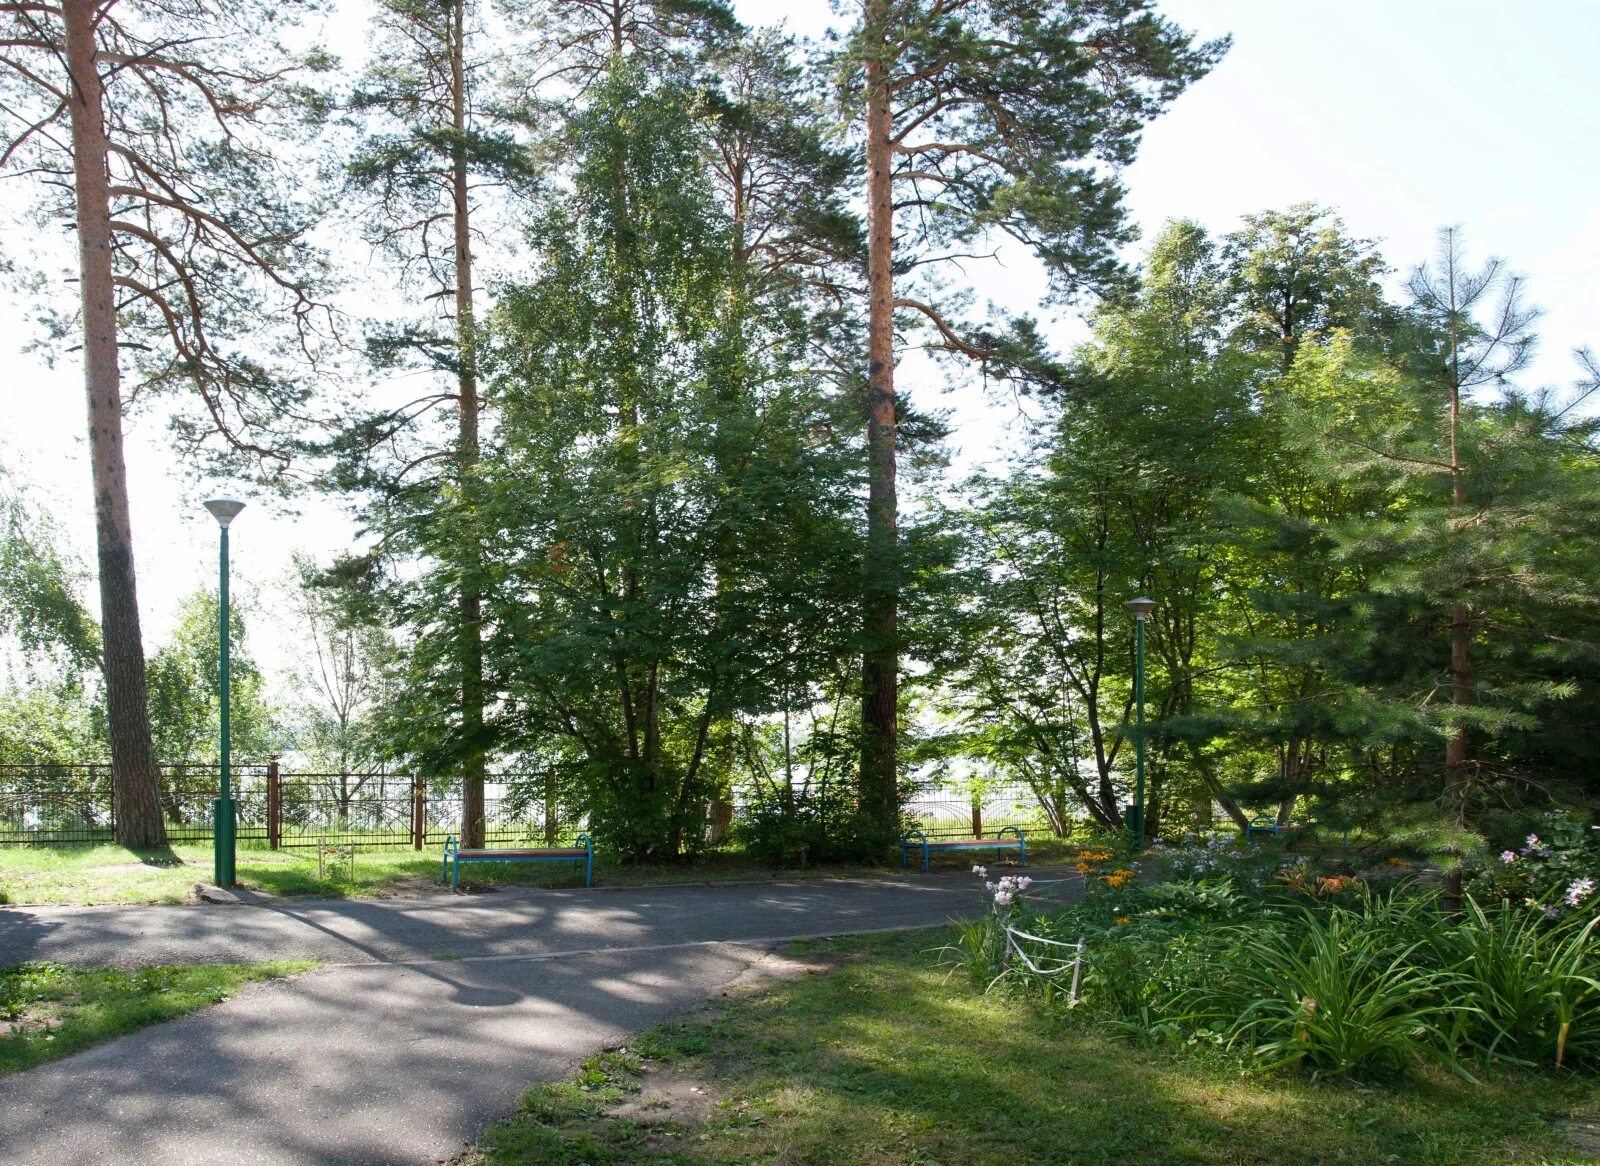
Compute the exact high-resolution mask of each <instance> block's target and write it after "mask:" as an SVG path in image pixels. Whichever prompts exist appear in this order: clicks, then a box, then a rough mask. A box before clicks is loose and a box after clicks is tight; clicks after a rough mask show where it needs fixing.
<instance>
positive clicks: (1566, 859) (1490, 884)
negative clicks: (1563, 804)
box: [1471, 811, 1600, 916]
mask: <svg viewBox="0 0 1600 1166" xmlns="http://www.w3.org/2000/svg"><path fill="white" fill-rule="evenodd" d="M1471 885H1472V890H1473V894H1474V895H1476V896H1478V897H1479V898H1480V899H1481V900H1482V901H1484V902H1487V903H1496V902H1501V901H1509V902H1513V903H1518V904H1524V905H1528V906H1534V905H1537V906H1539V907H1541V908H1543V909H1544V910H1545V911H1547V912H1548V913H1550V914H1552V915H1556V916H1560V915H1566V914H1569V913H1571V912H1574V911H1587V910H1592V909H1593V908H1594V905H1595V904H1596V902H1600V899H1597V898H1596V894H1595V892H1596V891H1597V890H1600V832H1597V831H1596V830H1594V829H1593V828H1592V827H1591V826H1590V825H1589V821H1588V819H1587V818H1582V817H1579V816H1578V815H1576V814H1571V813H1564V812H1561V811H1556V812H1554V813H1551V814H1547V815H1545V817H1544V818H1543V819H1541V820H1540V822H1539V823H1538V825H1537V827H1536V830H1535V832H1534V833H1531V834H1529V835H1528V836H1527V838H1526V839H1525V840H1523V842H1522V845H1521V846H1519V847H1517V848H1516V849H1515V850H1511V849H1507V850H1503V851H1501V852H1500V855H1499V857H1498V858H1495V859H1486V860H1485V862H1484V863H1483V864H1482V865H1481V866H1480V867H1479V868H1478V869H1477V871H1476V872H1475V873H1474V876H1473V879H1472V884H1471Z"/></svg>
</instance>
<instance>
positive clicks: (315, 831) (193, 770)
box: [0, 762, 580, 850]
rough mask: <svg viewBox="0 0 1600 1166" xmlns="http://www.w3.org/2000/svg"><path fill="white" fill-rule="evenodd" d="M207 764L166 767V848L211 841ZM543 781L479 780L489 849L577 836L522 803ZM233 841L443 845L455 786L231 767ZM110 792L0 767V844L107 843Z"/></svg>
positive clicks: (213, 771)
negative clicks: (482, 784) (169, 844)
mask: <svg viewBox="0 0 1600 1166" xmlns="http://www.w3.org/2000/svg"><path fill="white" fill-rule="evenodd" d="M218 774H219V769H218V767H217V766H215V765H210V766H206V765H177V764H164V765H162V766H161V767H160V778H159V782H158V790H159V797H160V802H161V808H162V814H163V816H164V817H165V819H166V826H167V839H168V841H170V842H173V843H176V844H180V845H181V844H186V843H187V844H195V843H206V842H209V841H210V840H211V833H212V820H211V814H212V809H211V803H212V802H213V800H215V798H216V797H217V792H218V785H219V782H218ZM543 784H544V782H543V781H542V775H539V774H521V773H515V774H513V773H507V774H496V775H494V776H492V777H491V779H490V780H489V781H488V782H486V783H485V788H484V811H485V814H484V817H485V836H486V841H487V842H488V844H489V845H491V846H494V845H508V844H510V843H515V842H534V841H538V842H543V843H546V844H551V843H558V842H563V841H568V840H570V839H571V838H572V837H573V836H574V835H575V834H576V833H577V831H578V829H579V828H580V826H579V824H578V823H577V822H569V821H566V820H564V819H563V817H562V816H561V815H560V813H559V812H558V810H557V808H556V806H555V805H554V803H553V802H547V801H543V800H540V799H538V798H530V797H529V796H528V794H527V792H526V791H527V790H529V789H538V788H539V787H540V786H542V785H543ZM233 797H234V802H235V804H236V806H237V817H238V832H237V837H238V840H239V844H240V845H241V846H245V847H251V846H256V847H266V848H269V849H273V850H277V849H295V848H297V847H314V846H316V845H317V844H318V843H334V844H338V845H343V846H357V847H377V846H412V847H414V848H416V849H421V848H422V847H424V846H430V845H442V844H443V842H444V840H445V838H446V837H447V836H449V835H451V834H456V833H459V831H460V826H461V788H460V782H459V781H458V780H451V779H448V778H446V779H440V778H434V779H428V778H424V777H421V776H418V775H415V774H396V773H388V772H382V771H380V772H376V773H286V772H282V771H280V769H279V766H278V764H277V763H276V762H265V763H262V764H259V765H255V764H252V765H240V766H235V767H234V769H233ZM116 822H117V805H116V791H115V787H114V785H113V783H112V780H111V768H110V766H108V765H98V764H86V765H70V766H64V765H0V846H38V845H72V844H81V845H93V844H95V843H103V842H111V841H114V840H115V838H116Z"/></svg>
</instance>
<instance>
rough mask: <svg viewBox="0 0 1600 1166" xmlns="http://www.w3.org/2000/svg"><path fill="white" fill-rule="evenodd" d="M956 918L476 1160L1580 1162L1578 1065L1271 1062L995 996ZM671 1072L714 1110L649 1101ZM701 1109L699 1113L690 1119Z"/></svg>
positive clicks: (600, 1092)
mask: <svg viewBox="0 0 1600 1166" xmlns="http://www.w3.org/2000/svg"><path fill="white" fill-rule="evenodd" d="M945 939H946V936H945V934H944V933H942V932H935V933H928V932H923V933H912V934H910V935H896V936H877V937H858V938H853V939H844V940H834V941H827V942H824V943H813V944H803V945H797V947H796V950H798V951H800V952H802V953H803V954H804V955H806V956H808V957H810V958H814V959H819V960H823V961H827V962H829V963H831V964H833V965H835V967H834V970H832V971H830V972H827V973H826V974H821V975H811V976H807V977H805V978H803V979H800V980H796V981H792V982H787V983H783V984H780V985H778V986H776V987H773V988H769V989H767V990H765V991H763V992H760V993H759V994H756V995H753V996H749V997H744V998H733V999H727V1000H722V1001H719V1002H717V1003H716V1004H714V1005H711V1006H708V1007H707V1008H704V1009H701V1010H700V1011H698V1012H696V1013H693V1014H691V1015H690V1016H689V1017H688V1018H687V1019H685V1020H683V1021H680V1022H676V1023H673V1024H668V1025H666V1026H663V1027H661V1028H658V1029H656V1030H654V1031H653V1032H651V1033H648V1034H646V1035H645V1036H643V1037H641V1038H640V1039H639V1040H638V1042H637V1043H636V1044H630V1047H629V1049H628V1050H627V1051H626V1052H625V1053H621V1052H619V1053H608V1054H605V1055H603V1056H601V1057H598V1058H596V1059H594V1060H592V1061H590V1062H589V1063H588V1064H587V1065H585V1067H584V1069H583V1071H582V1072H581V1073H580V1074H579V1076H578V1077H577V1079H575V1080H573V1081H570V1082H565V1083H562V1084H557V1085H549V1086H542V1087H539V1088H537V1089H534V1090H533V1091H532V1092H531V1093H529V1094H528V1096H527V1098H526V1100H525V1102H524V1106H523V1109H522V1111H521V1112H520V1113H519V1114H518V1115H517V1116H516V1117H515V1118H513V1119H511V1120H509V1121H506V1122H503V1123H501V1124H499V1125H496V1126H493V1127H491V1128H490V1129H489V1130H488V1131H486V1132H485V1134H484V1136H483V1138H482V1139H481V1140H480V1142H479V1144H478V1146H477V1148H476V1149H475V1150H474V1151H473V1152H472V1153H470V1154H469V1155H468V1156H467V1157H466V1158H464V1159H463V1162H467V1163H481V1164H483V1166H512V1164H528V1166H532V1164H534V1163H538V1164H539V1166H577V1164H578V1163H587V1164H589V1166H607V1164H613V1166H621V1164H623V1163H627V1164H629V1166H633V1164H641V1163H659V1164H671V1166H691V1164H692V1166H713V1164H716V1166H733V1164H735V1163H741V1164H742V1163H758V1162H759V1163H781V1164H783V1166H810V1164H815V1166H832V1164H835V1163H840V1162H849V1163H859V1164H862V1166H878V1164H885V1166H887V1164H889V1163H895V1164H897V1166H905V1164H911V1163H916V1164H922V1166H935V1164H943V1166H956V1164H958V1163H959V1164H962V1166H1018V1164H1020V1163H1052V1164H1054V1163H1061V1164H1067V1163H1072V1164H1077V1166H1092V1164H1107V1166H1109V1164H1113V1163H1116V1164H1122V1163H1126V1164H1129V1166H1132V1164H1139V1166H1147V1164H1150V1163H1162V1164H1173V1163H1185V1164H1201V1166H1212V1164H1216V1166H1221V1164H1229V1166H1240V1164H1261V1166H1268V1164H1270V1166H1313V1164H1318V1166H1327V1164H1333V1163H1350V1164H1355V1163H1360V1164H1367V1163H1428V1164H1429V1166H1491V1164H1492V1166H1512V1164H1524V1166H1534V1164H1539V1166H1576V1164H1578V1163H1592V1162H1594V1161H1596V1159H1595V1158H1593V1157H1590V1156H1589V1155H1588V1154H1586V1153H1585V1152H1584V1151H1582V1150H1581V1149H1579V1148H1578V1147H1577V1145H1576V1144H1575V1143H1574V1142H1573V1141H1572V1140H1569V1138H1570V1136H1571V1134H1570V1131H1571V1129H1572V1128H1573V1127H1572V1125H1571V1124H1570V1121H1569V1119H1572V1118H1573V1116H1574V1115H1579V1116H1578V1121H1579V1123H1581V1122H1583V1121H1584V1120H1585V1119H1584V1118H1583V1117H1582V1115H1584V1114H1592V1113H1593V1112H1594V1111H1595V1109H1596V1107H1597V1106H1600V1089H1597V1088H1596V1086H1595V1085H1594V1084H1593V1083H1592V1082H1590V1081H1585V1080H1583V1079H1580V1078H1576V1077H1573V1076H1571V1075H1566V1074H1553V1073H1552V1074H1533V1073H1504V1074H1496V1075H1494V1076H1493V1077H1492V1078H1491V1079H1490V1080H1489V1081H1487V1082H1486V1083H1485V1084H1483V1085H1482V1086H1477V1087H1474V1086H1472V1085H1469V1084H1467V1083H1465V1082H1463V1081H1461V1080H1460V1079H1458V1078H1456V1077H1453V1076H1450V1075H1448V1074H1445V1073H1442V1072H1434V1071H1432V1070H1428V1071H1420V1072H1418V1073H1415V1074H1413V1075H1409V1076H1405V1077H1401V1078H1397V1079H1395V1080H1394V1081H1393V1082H1391V1083H1388V1084H1386V1085H1385V1086H1384V1087H1383V1088H1376V1089H1375V1088H1371V1087H1367V1086H1362V1085H1358V1084H1355V1083H1352V1082H1349V1081H1339V1080H1334V1081H1328V1080H1323V1081H1312V1080H1309V1079H1307V1078H1306V1077H1304V1076H1300V1075H1295V1074H1283V1075H1276V1076H1261V1077H1252V1076H1247V1075H1245V1074H1243V1073H1241V1071H1240V1069H1239V1067H1238V1064H1237V1063H1236V1062H1233V1061H1229V1060H1226V1059H1223V1058H1220V1057H1216V1056H1213V1055H1208V1054H1205V1053H1186V1054H1174V1053H1171V1052H1168V1051H1164V1050H1155V1049H1152V1048H1148V1047H1144V1046H1139V1045H1134V1044H1130V1043H1128V1042H1126V1041H1123V1040H1120V1039H1116V1038H1114V1037H1110V1036H1106V1035H1103V1034H1098V1033H1095V1032H1091V1031H1086V1030H1085V1029H1083V1028H1082V1027H1081V1026H1078V1025H1068V1024H1065V1023H1062V1022H1060V1021H1052V1020H1050V1019H1047V1018H1046V1017H1045V1016H1044V1014H1043V1013H1042V1012H1041V1011H1040V1010H1038V1009H1036V1008H1035V1007H1033V1006H1031V1005H1030V1004H1029V1003H1028V1002H1027V1001H1025V1000H1022V999H1018V998H1015V997H1008V996H1002V995H993V996H981V995H977V994H975V993H974V992H973V991H972V989H971V988H970V987H969V986H968V985H967V983H966V982H965V980H957V979H947V978H946V977H945V975H944V974H943V973H942V972H941V971H940V970H939V969H938V968H937V967H935V966H934V959H933V957H932V956H931V955H930V954H929V949H930V948H932V947H935V946H937V945H939V944H941V943H943V942H945ZM662 1076H668V1077H671V1078H672V1079H674V1080H675V1081H676V1082H678V1083H679V1085H678V1087H677V1089H676V1092H677V1093H678V1094H679V1095H681V1094H682V1092H683V1090H682V1085H681V1083H682V1082H684V1081H693V1082H694V1083H695V1086H696V1087H697V1089H698V1093H699V1094H700V1095H702V1096H706V1097H708V1098H710V1099H712V1100H710V1102H709V1108H708V1111H707V1114H706V1116H704V1117H697V1116H696V1115H694V1114H693V1111H692V1109H691V1110H684V1111H675V1110H674V1109H673V1106H672V1104H671V1101H670V1098H671V1096H672V1095H673V1094H674V1092H675V1091H674V1090H671V1089H669V1090H657V1091H656V1092H658V1093H660V1094H661V1095H662V1096H663V1097H666V1098H668V1100H667V1101H665V1102H663V1103H662V1104H661V1105H660V1106H659V1107H658V1108H657V1109H656V1110H654V1111H652V1109H651V1103H649V1102H647V1103H645V1104H643V1105H641V1104H640V1103H639V1100H638V1099H639V1097H640V1096H641V1090H642V1091H643V1092H644V1094H645V1095H647V1096H648V1095H649V1094H650V1093H651V1092H652V1090H653V1088H654V1085H653V1083H654V1082H655V1081H656V1080H658V1079H659V1078H660V1077H662ZM675 1112H679V1113H680V1115H681V1116H680V1118H675V1117H674V1113H675Z"/></svg>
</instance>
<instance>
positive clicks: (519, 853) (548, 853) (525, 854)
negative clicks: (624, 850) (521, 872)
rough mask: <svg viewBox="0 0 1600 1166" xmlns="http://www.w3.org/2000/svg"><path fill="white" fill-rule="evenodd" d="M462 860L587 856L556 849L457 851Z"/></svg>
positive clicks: (583, 852) (584, 851)
mask: <svg viewBox="0 0 1600 1166" xmlns="http://www.w3.org/2000/svg"><path fill="white" fill-rule="evenodd" d="M457 853H458V854H460V855H461V857H462V858H463V859H468V858H584V857H586V856H587V855H588V853H589V852H588V851H586V850H572V849H567V848H558V849H554V850H461V851H457Z"/></svg>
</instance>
